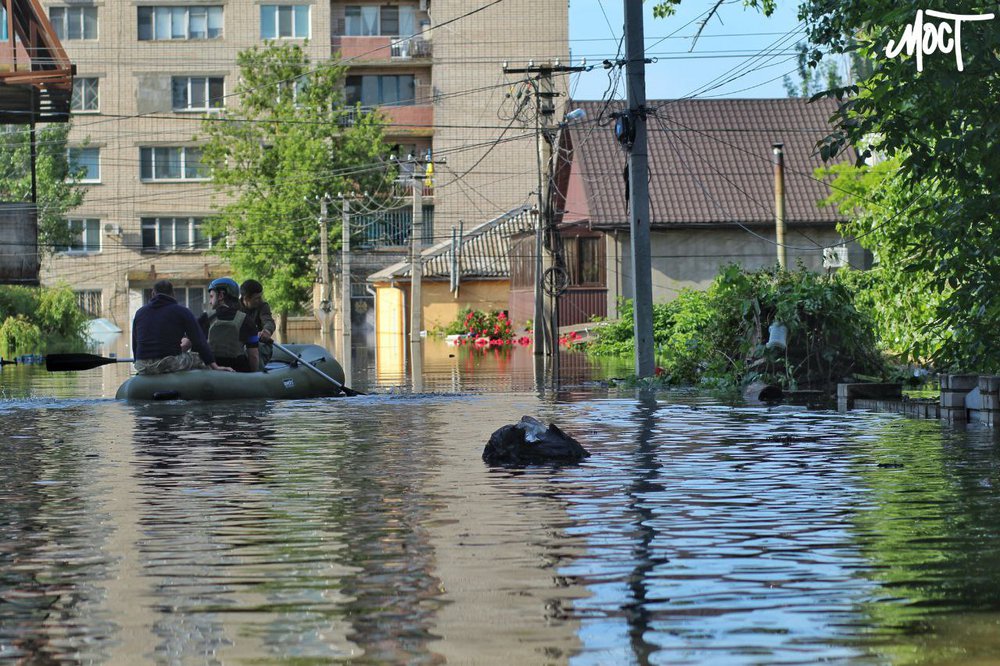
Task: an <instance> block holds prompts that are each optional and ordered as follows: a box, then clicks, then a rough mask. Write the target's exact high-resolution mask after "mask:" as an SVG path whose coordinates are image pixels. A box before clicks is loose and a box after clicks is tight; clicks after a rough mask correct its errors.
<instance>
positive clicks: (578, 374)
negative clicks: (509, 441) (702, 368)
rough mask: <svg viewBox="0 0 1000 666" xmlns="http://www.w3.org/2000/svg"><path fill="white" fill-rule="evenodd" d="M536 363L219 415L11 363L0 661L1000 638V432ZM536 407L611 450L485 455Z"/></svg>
mask: <svg viewBox="0 0 1000 666" xmlns="http://www.w3.org/2000/svg"><path fill="white" fill-rule="evenodd" d="M525 352H526V350H520V351H517V350H515V352H514V353H506V352H501V353H500V354H499V355H495V356H494V357H492V358H491V357H489V356H483V355H481V353H480V352H474V351H470V350H467V349H463V350H455V349H453V348H445V347H443V346H442V347H441V348H440V349H434V350H430V349H428V353H427V355H426V356H425V358H424V359H422V360H423V364H424V366H423V370H424V372H423V373H422V376H421V377H420V378H419V379H418V380H417V381H416V382H412V381H409V380H408V379H407V377H406V375H405V373H404V372H402V371H401V369H398V368H397V369H396V370H392V369H386V368H382V369H380V368H377V367H372V366H366V365H364V364H360V363H358V364H356V366H357V367H356V368H355V370H356V372H355V373H354V375H353V377H352V379H351V381H352V385H353V386H354V387H355V388H360V389H362V390H367V391H369V392H370V393H371V394H370V395H367V396H362V397H358V398H350V399H344V398H337V399H317V400H300V401H266V402H265V401H245V402H219V403H204V404H197V403H177V402H166V403H150V404H129V403H124V402H118V401H115V400H113V399H111V397H110V396H113V395H114V391H115V390H116V389H117V386H118V384H119V383H120V382H121V381H122V380H123V379H124V378H126V377H127V376H128V371H129V370H128V367H127V364H117V365H110V366H105V367H103V368H100V369H96V370H93V371H88V372H77V373H59V374H54V373H53V374H47V373H45V372H44V370H42V369H40V368H28V367H21V366H18V367H14V366H8V367H5V368H3V370H2V373H3V374H2V375H0V380H2V385H3V393H2V400H0V449H2V452H0V455H2V458H0V459H2V463H0V464H2V465H3V474H2V475H0V662H8V663H80V664H82V663H108V664H132V663H140V662H144V663H213V664H245V663H269V664H270V663H295V664H299V663H331V662H341V661H344V662H348V661H349V662H352V663H414V664H421V663H432V664H437V663H455V664H548V663H552V664H564V663H568V664H581V665H582V664H588V665H589V664H594V665H596V664H667V663H669V664H688V663H690V664H705V663H724V664H777V663H783V664H784V663H788V664H815V663H818V662H821V661H826V662H833V663H871V664H885V663H893V664H955V663H968V664H985V663H992V662H993V661H994V659H995V658H996V655H997V654H1000V636H998V634H997V632H996V627H997V625H998V623H1000V613H998V611H1000V580H998V577H997V575H996V572H997V569H998V564H1000V562H998V559H1000V493H998V490H997V488H998V484H1000V451H998V448H997V446H996V440H995V437H994V434H993V433H992V432H991V431H988V430H985V429H979V428H975V427H969V428H968V429H966V430H959V429H954V428H949V427H943V426H941V425H940V424H938V423H937V422H928V421H916V420H909V419H906V418H902V417H898V416H892V415H873V414H862V413H851V414H839V413H837V412H832V411H807V410H804V409H799V408H795V407H779V408H773V409H765V408H750V407H741V406H732V405H728V404H724V403H722V402H720V401H718V400H716V399H713V398H710V397H705V396H701V395H698V394H695V393H692V392H690V391H667V392H660V393H657V394H655V395H654V394H639V393H637V392H634V391H623V392H614V391H612V392H609V390H608V389H602V388H598V387H595V386H594V385H592V384H590V383H588V380H590V379H597V378H602V377H607V376H610V375H609V374H608V373H613V372H614V369H611V368H609V367H606V366H602V367H593V365H592V364H591V363H590V362H589V361H587V360H586V359H585V358H582V357H570V358H568V359H565V360H564V364H563V370H564V371H565V372H566V373H567V375H566V376H567V377H569V378H570V379H571V381H566V382H564V384H565V385H568V386H570V387H571V388H569V389H567V390H565V391H560V392H552V391H550V390H547V389H544V386H543V389H542V390H538V387H537V385H536V383H535V381H536V376H535V374H534V371H533V364H532V362H531V356H530V353H525ZM489 353H491V352H489ZM489 353H488V354H489ZM450 354H454V356H450ZM475 354H480V355H479V356H475ZM415 384H422V387H416V386H414V385H415ZM415 388H420V390H414V389H415ZM524 414H528V415H532V416H536V417H538V418H540V419H542V420H544V421H551V422H555V423H557V424H558V425H559V426H560V427H561V428H562V429H564V430H565V431H566V432H568V433H570V434H572V435H573V436H575V437H576V438H577V439H579V440H580V442H581V443H583V445H584V446H586V447H587V448H588V449H589V450H590V452H591V453H592V456H591V457H590V458H589V459H587V460H586V461H584V462H583V463H582V464H580V465H577V466H567V467H529V468H525V469H514V470H511V469H502V468H489V467H487V466H485V465H484V464H483V462H482V460H481V459H480V455H481V453H482V449H483V446H484V444H485V442H486V441H487V439H488V438H489V436H490V433H492V432H493V431H494V430H496V429H497V428H499V427H500V426H502V425H504V424H507V423H514V422H516V421H517V420H518V419H519V418H520V417H521V416H522V415H524Z"/></svg>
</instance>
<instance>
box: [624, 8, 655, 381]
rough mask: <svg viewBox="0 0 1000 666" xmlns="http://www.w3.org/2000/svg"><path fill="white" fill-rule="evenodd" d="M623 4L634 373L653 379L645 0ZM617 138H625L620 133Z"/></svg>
mask: <svg viewBox="0 0 1000 666" xmlns="http://www.w3.org/2000/svg"><path fill="white" fill-rule="evenodd" d="M624 2H625V81H626V90H627V98H628V110H627V111H626V114H625V116H624V118H625V119H626V120H627V122H626V123H625V125H626V126H627V134H628V141H627V145H628V150H629V155H628V174H629V178H628V187H629V228H630V231H631V234H630V235H631V238H632V297H633V298H634V299H635V300H634V308H633V311H634V319H633V330H634V332H635V374H636V376H637V377H652V376H653V369H654V363H655V359H654V356H653V266H652V258H651V256H650V248H649V236H650V233H649V227H650V223H649V162H648V155H647V153H646V150H647V148H646V54H645V46H644V45H643V27H642V0H624ZM619 138H621V137H620V136H619Z"/></svg>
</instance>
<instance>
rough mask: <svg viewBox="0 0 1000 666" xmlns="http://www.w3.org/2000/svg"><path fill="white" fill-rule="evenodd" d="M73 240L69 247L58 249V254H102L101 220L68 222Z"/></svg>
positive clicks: (64, 246)
mask: <svg viewBox="0 0 1000 666" xmlns="http://www.w3.org/2000/svg"><path fill="white" fill-rule="evenodd" d="M66 222H67V224H69V230H70V232H71V233H72V234H73V240H72V242H71V243H70V244H69V245H63V246H61V247H58V248H56V251H58V252H100V251H101V221H100V220H67V221H66Z"/></svg>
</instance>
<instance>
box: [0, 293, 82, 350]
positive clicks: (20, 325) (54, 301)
mask: <svg viewBox="0 0 1000 666" xmlns="http://www.w3.org/2000/svg"><path fill="white" fill-rule="evenodd" d="M0 320H2V321H3V326H4V329H0V330H5V331H6V333H3V334H2V335H3V336H4V337H2V338H0V344H2V346H3V347H4V353H5V354H18V353H38V352H41V351H52V350H72V349H81V348H83V347H84V345H85V344H86V338H85V333H84V328H85V326H86V323H87V315H86V314H84V312H83V311H82V310H80V308H79V306H78V305H77V302H76V294H74V293H73V291H72V290H71V289H70V288H69V287H67V286H60V287H55V288H45V287H41V288H39V287H19V286H4V287H0ZM25 323H26V324H28V325H29V326H30V327H31V331H29V330H28V328H26V327H25Z"/></svg>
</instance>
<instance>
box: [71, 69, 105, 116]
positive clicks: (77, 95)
mask: <svg viewBox="0 0 1000 666" xmlns="http://www.w3.org/2000/svg"><path fill="white" fill-rule="evenodd" d="M99 90H100V88H99V85H98V80H97V77H73V98H72V100H71V101H70V103H69V108H70V110H71V111H75V112H77V113H81V112H87V111H98V110H99V109H100V106H99V102H100V99H99V94H98V92H99Z"/></svg>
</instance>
